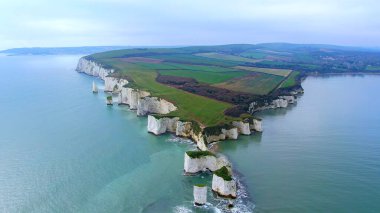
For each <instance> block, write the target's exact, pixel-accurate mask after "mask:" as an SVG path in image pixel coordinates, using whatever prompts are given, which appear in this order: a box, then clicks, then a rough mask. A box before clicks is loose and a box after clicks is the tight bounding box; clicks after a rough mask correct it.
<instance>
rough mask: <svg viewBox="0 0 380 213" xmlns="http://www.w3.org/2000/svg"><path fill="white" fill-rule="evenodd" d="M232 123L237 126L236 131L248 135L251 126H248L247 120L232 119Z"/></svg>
mask: <svg viewBox="0 0 380 213" xmlns="http://www.w3.org/2000/svg"><path fill="white" fill-rule="evenodd" d="M232 125H233V126H234V127H236V128H237V130H238V132H239V133H240V134H242V135H250V134H251V128H250V127H249V123H248V122H243V121H233V122H232Z"/></svg>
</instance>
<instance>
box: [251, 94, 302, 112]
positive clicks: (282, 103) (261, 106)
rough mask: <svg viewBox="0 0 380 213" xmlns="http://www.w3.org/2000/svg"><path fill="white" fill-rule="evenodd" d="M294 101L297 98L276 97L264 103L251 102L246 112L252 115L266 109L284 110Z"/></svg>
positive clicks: (287, 96) (288, 96) (290, 96)
mask: <svg viewBox="0 0 380 213" xmlns="http://www.w3.org/2000/svg"><path fill="white" fill-rule="evenodd" d="M296 101H297V98H296V96H293V95H286V96H278V97H277V98H276V99H273V100H271V101H268V102H264V103H258V102H252V103H251V104H250V105H249V109H248V112H249V113H254V112H257V111H262V110H266V109H276V108H286V107H288V105H289V104H294V103H295V102H296Z"/></svg>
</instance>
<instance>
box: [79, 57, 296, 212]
mask: <svg viewBox="0 0 380 213" xmlns="http://www.w3.org/2000/svg"><path fill="white" fill-rule="evenodd" d="M76 71H78V72H80V73H85V74H87V75H90V76H94V77H98V78H100V79H102V80H103V81H104V92H108V93H111V94H112V95H117V96H118V97H119V100H118V104H121V105H128V106H129V108H130V109H131V110H136V113H137V116H148V124H147V131H148V132H149V133H152V134H154V135H161V134H165V133H171V134H173V135H175V136H177V137H181V138H188V139H190V140H192V141H194V142H195V144H196V146H197V148H198V149H199V150H201V151H202V150H203V151H206V150H209V147H210V145H213V144H214V143H215V142H220V141H223V140H238V137H239V135H251V134H257V133H260V132H262V131H263V130H262V120H261V119H259V118H255V117H251V118H249V117H248V118H246V119H244V120H243V119H241V120H240V121H239V120H238V121H233V122H231V123H230V124H229V125H221V126H215V127H201V126H200V125H199V124H198V123H197V122H195V121H184V120H181V118H180V117H177V116H166V115H165V114H168V113H170V112H171V111H175V110H177V107H176V106H174V105H173V104H172V103H170V102H168V101H166V100H164V99H161V98H159V97H152V96H151V95H150V93H149V92H147V91H143V90H138V89H134V88H130V87H127V86H128V84H129V81H128V80H127V79H122V78H116V77H111V76H109V75H110V74H112V73H113V72H114V70H113V69H107V68H104V67H102V66H101V64H99V63H96V62H93V61H89V60H87V59H85V58H81V59H80V60H79V62H78V65H77V69H76ZM301 89H302V87H301ZM300 92H301V93H302V92H303V90H301V91H295V92H294V93H293V94H292V95H289V96H284V95H282V96H277V97H276V98H275V99H270V100H269V101H265V103H264V105H263V103H259V104H257V103H255V102H253V103H251V105H250V108H249V112H250V114H253V113H255V112H257V111H262V110H266V109H274V108H286V107H288V106H289V105H290V104H294V103H295V102H296V98H297V94H298V93H300ZM107 104H109V105H112V104H113V103H110V101H109V100H108V101H107ZM225 161H226V162H227V165H229V167H230V169H229V170H230V175H231V177H233V180H232V182H231V183H229V181H227V182H226V181H225V180H224V181H223V180H222V179H220V180H218V179H215V177H217V176H216V175H215V174H214V175H213V181H212V186H213V187H212V188H213V191H214V190H216V192H217V194H220V193H221V194H220V195H223V193H233V194H235V195H234V196H232V198H233V199H234V200H235V199H236V202H238V203H241V202H242V201H241V199H242V196H243V197H244V198H248V197H249V195H247V194H246V193H245V194H244V193H243V192H245V190H243V189H244V186H243V185H242V184H243V183H242V182H241V180H240V178H239V177H240V176H239V175H236V174H235V172H233V171H234V170H233V169H232V168H231V163H229V162H228V160H227V159H226V160H225ZM206 162H207V160H206ZM199 163H200V162H198V163H196V164H199ZM186 164H187V160H186V154H185V169H186ZM201 164H203V163H201ZM201 164H200V165H201ZM212 164H213V163H212ZM198 166H199V165H198ZM215 166H216V165H215ZM220 166H221V165H219V166H218V167H217V168H221V167H220ZM206 168H207V167H205V168H203V169H200V170H199V171H204V170H205V169H206ZM195 173H198V172H197V171H196V172H195ZM215 181H217V182H215ZM226 184H227V185H226ZM230 184H232V185H230ZM229 185H230V186H229ZM214 187H216V188H215V189H214ZM225 187H227V188H225ZM229 187H232V188H229ZM220 190H221V191H220ZM231 190H232V191H231ZM224 191H225V192H224ZM234 191H235V192H234ZM227 195H228V194H227ZM222 197H225V196H222ZM226 197H229V196H226ZM221 200H222V201H221V203H223V204H225V205H226V206H227V205H230V204H229V203H230V202H231V201H228V200H229V199H227V200H226V198H222V199H221ZM248 201H249V200H248ZM249 202H250V201H249ZM253 206H254V205H253ZM246 208H250V207H248V206H246Z"/></svg>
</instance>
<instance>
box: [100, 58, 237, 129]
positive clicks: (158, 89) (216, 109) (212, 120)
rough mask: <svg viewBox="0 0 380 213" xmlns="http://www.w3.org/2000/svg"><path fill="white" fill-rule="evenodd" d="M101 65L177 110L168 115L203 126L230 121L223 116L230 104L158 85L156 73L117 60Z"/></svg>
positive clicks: (108, 60) (104, 61) (105, 61)
mask: <svg viewBox="0 0 380 213" xmlns="http://www.w3.org/2000/svg"><path fill="white" fill-rule="evenodd" d="M103 63H107V64H110V65H113V66H114V67H115V68H117V69H118V70H119V71H120V72H121V73H122V74H124V75H127V76H128V77H130V78H132V79H133V81H134V82H133V83H134V85H137V86H138V88H140V89H144V90H147V91H149V92H150V93H151V94H152V96H157V97H161V98H163V99H165V100H168V101H170V102H172V103H173V104H174V105H176V106H177V107H178V110H176V111H174V112H171V113H170V114H169V115H172V116H179V117H181V118H182V119H184V120H196V121H199V122H200V123H202V124H203V125H205V126H213V125H217V124H219V123H223V122H226V121H229V120H230V119H232V118H230V117H227V116H225V115H224V111H225V110H226V109H228V108H230V107H232V105H231V104H228V103H224V102H220V101H216V100H213V99H209V98H206V97H203V96H199V95H194V94H191V93H188V92H184V91H182V90H178V89H175V88H172V87H169V86H166V85H163V84H160V83H158V82H157V81H156V80H155V79H156V77H157V72H155V71H153V70H150V69H144V68H142V67H141V66H138V65H136V64H131V63H125V62H122V61H120V60H118V59H107V60H103Z"/></svg>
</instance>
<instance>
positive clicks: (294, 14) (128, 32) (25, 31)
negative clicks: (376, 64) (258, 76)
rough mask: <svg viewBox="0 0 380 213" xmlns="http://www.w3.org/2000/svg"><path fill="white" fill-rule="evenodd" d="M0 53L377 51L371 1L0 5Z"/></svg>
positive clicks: (1, 1)
mask: <svg viewBox="0 0 380 213" xmlns="http://www.w3.org/2000/svg"><path fill="white" fill-rule="evenodd" d="M0 11H1V12H0V49H7V48H16V47H62V46H102V45H127V46H156V45H157V46H171V45H214V44H233V43H239V44H241V43H249V44H256V43H263V42H290V43H318V44H337V45H349V46H366V47H380V18H379V13H380V1H379V0H344V1H343V0H303V1H302V0H60V1H54V0H0Z"/></svg>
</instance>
